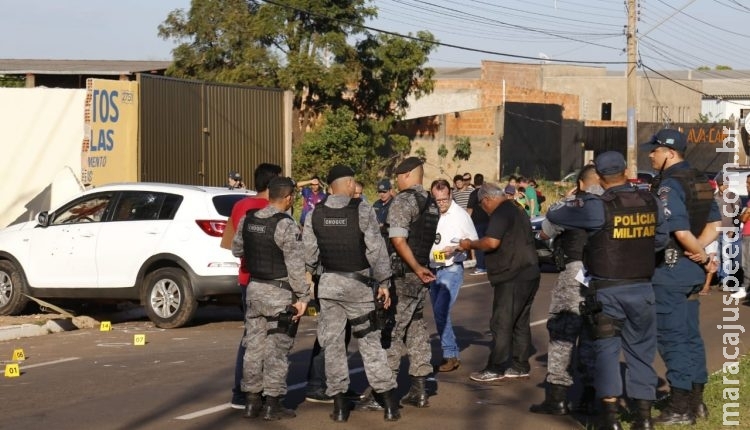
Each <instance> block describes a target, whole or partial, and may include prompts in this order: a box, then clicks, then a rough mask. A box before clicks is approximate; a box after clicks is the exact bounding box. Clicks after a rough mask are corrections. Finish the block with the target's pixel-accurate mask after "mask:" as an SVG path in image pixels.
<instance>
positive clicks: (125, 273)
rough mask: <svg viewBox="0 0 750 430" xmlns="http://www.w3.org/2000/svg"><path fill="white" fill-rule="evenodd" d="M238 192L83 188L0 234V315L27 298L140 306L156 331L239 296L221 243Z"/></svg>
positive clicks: (148, 186) (235, 263)
mask: <svg viewBox="0 0 750 430" xmlns="http://www.w3.org/2000/svg"><path fill="white" fill-rule="evenodd" d="M249 194H251V193H250V192H248V191H244V190H229V189H226V188H211V187H199V186H189V185H176V184H161V183H125V184H111V185H105V186H101V187H97V188H94V189H91V190H88V191H86V192H84V193H82V194H81V195H79V196H77V197H75V198H73V199H71V200H70V201H68V202H67V203H65V204H63V205H61V206H60V207H58V208H56V209H55V210H54V211H52V212H42V213H40V214H39V215H38V217H37V221H30V222H24V223H20V224H15V225H12V226H9V227H7V228H5V229H3V230H0V315H14V314H17V313H19V312H21V311H22V310H23V309H24V307H25V305H26V303H27V301H28V300H29V297H27V296H30V297H35V298H40V299H51V298H65V299H81V300H88V299H121V300H133V301H139V302H140V303H141V304H143V305H144V306H145V310H146V314H147V315H148V317H149V318H150V319H151V320H152V321H153V322H154V323H155V324H156V325H157V326H158V327H162V328H175V327H180V326H182V325H184V324H186V323H187V322H189V321H190V320H191V319H192V317H193V315H194V314H195V311H196V309H197V307H198V303H199V302H200V301H204V300H206V299H208V298H210V297H214V296H219V295H225V294H236V295H237V296H238V297H239V292H238V290H237V271H238V267H239V260H238V259H236V258H235V257H234V256H232V254H231V252H230V251H228V250H226V249H223V248H221V247H220V246H219V242H220V238H221V235H222V233H223V231H224V226H225V225H226V221H227V218H228V217H229V214H230V213H231V210H232V206H233V205H234V203H235V202H237V201H238V200H240V199H242V198H243V197H246V196H248V195H249Z"/></svg>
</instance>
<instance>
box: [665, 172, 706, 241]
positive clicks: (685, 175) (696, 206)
mask: <svg viewBox="0 0 750 430" xmlns="http://www.w3.org/2000/svg"><path fill="white" fill-rule="evenodd" d="M668 177H670V178H674V179H676V180H677V181H678V182H679V183H680V185H682V190H683V191H684V192H685V209H686V210H687V213H688V214H689V215H690V231H691V232H692V233H693V235H694V236H695V237H698V236H700V234H701V232H702V231H703V227H705V226H706V221H708V214H709V213H710V211H711V202H712V201H713V200H714V190H713V188H712V187H711V184H710V183H709V182H708V179H707V178H706V176H705V175H703V174H702V173H700V172H699V171H698V170H697V169H682V170H678V171H676V172H674V173H670V175H669V176H668Z"/></svg>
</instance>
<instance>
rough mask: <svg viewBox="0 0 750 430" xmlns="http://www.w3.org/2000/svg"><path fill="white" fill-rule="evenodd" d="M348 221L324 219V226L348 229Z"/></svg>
mask: <svg viewBox="0 0 750 430" xmlns="http://www.w3.org/2000/svg"><path fill="white" fill-rule="evenodd" d="M348 221H349V220H348V219H347V218H323V225H324V226H326V227H346V226H347V224H348Z"/></svg>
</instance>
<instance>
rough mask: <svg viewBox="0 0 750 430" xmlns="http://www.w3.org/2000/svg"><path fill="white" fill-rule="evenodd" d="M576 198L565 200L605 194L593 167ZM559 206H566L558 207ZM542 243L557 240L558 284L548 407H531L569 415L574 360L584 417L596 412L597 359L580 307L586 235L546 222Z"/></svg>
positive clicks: (550, 327) (581, 177) (552, 310)
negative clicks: (595, 377)
mask: <svg viewBox="0 0 750 430" xmlns="http://www.w3.org/2000/svg"><path fill="white" fill-rule="evenodd" d="M576 184H577V187H576V189H575V190H574V193H573V194H572V195H570V196H568V197H566V199H565V200H566V201H570V200H574V199H577V198H579V197H580V195H582V194H583V193H592V194H595V195H601V194H602V193H603V192H604V190H603V189H602V187H601V185H599V175H598V174H597V173H596V168H595V166H593V165H591V164H589V165H586V166H584V167H583V169H581V172H580V173H579V174H578V179H577V181H576ZM557 204H558V205H561V204H565V202H564V201H563V202H558V203H557ZM540 235H541V236H543V237H542V238H543V239H550V238H552V239H554V246H555V255H556V257H555V260H556V261H555V262H556V263H557V265H558V269H560V274H559V276H558V277H557V282H555V285H554V286H552V292H551V300H550V305H549V318H548V320H547V331H549V346H548V348H547V351H548V353H547V378H546V382H547V387H546V390H545V398H544V402H542V403H541V404H538V405H533V406H531V408H530V409H529V410H530V411H531V412H534V413H539V414H551V415H566V414H568V413H569V412H570V411H569V409H568V401H567V394H568V390H569V389H570V387H572V386H573V382H574V380H573V378H574V375H573V369H575V368H576V366H575V364H574V356H577V361H578V363H579V366H577V367H578V368H579V369H580V373H581V380H582V382H583V394H582V396H581V400H580V402H579V404H578V405H576V409H577V410H578V412H581V413H584V414H586V415H593V414H594V413H595V390H594V365H595V362H596V361H595V354H594V350H593V343H592V340H591V339H590V337H589V336H588V330H584V327H583V318H581V313H580V306H579V304H580V303H581V302H582V301H583V300H584V293H585V290H586V287H585V286H584V285H583V284H581V283H580V282H579V281H578V280H577V279H576V276H578V273H579V272H581V270H583V251H584V249H585V245H586V241H587V240H588V233H587V232H586V230H582V229H578V228H567V229H562V228H560V227H559V226H556V225H555V224H552V223H551V222H549V219H545V220H544V221H543V222H542V233H541V234H540ZM576 346H578V348H577V351H576Z"/></svg>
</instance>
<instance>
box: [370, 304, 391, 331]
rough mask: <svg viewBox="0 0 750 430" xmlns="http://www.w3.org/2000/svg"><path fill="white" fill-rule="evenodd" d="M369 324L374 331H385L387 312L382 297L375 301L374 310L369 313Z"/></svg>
mask: <svg viewBox="0 0 750 430" xmlns="http://www.w3.org/2000/svg"><path fill="white" fill-rule="evenodd" d="M370 323H371V324H372V328H373V329H375V330H385V328H386V327H387V326H388V310H387V309H386V308H385V300H384V299H383V298H382V297H381V298H379V299H376V300H375V310H373V311H372V312H370Z"/></svg>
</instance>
